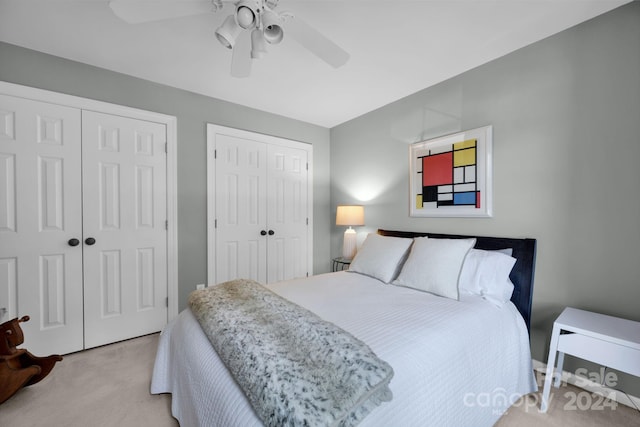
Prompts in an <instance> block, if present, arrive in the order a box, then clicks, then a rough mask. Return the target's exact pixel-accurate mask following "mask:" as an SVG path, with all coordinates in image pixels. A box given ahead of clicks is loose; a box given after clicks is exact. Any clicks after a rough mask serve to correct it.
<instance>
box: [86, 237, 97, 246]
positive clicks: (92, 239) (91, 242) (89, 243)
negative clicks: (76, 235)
mask: <svg viewBox="0 0 640 427" xmlns="http://www.w3.org/2000/svg"><path fill="white" fill-rule="evenodd" d="M84 242H85V243H86V244H87V245H89V246H91V245H93V244H94V243H95V242H96V239H94V238H93V237H87V238H86V239H85V241H84Z"/></svg>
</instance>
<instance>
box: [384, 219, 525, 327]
mask: <svg viewBox="0 0 640 427" xmlns="http://www.w3.org/2000/svg"><path fill="white" fill-rule="evenodd" d="M378 234H380V235H382V236H395V237H410V238H413V237H423V236H428V237H431V238H434V239H468V238H471V237H473V238H475V239H476V246H475V247H476V249H485V250H496V249H507V248H512V249H513V254H512V256H513V257H514V258H515V259H516V260H517V261H516V263H515V265H514V266H513V269H512V270H511V274H510V276H509V277H510V278H511V281H512V282H513V286H514V289H513V295H512V296H511V301H512V302H513V304H514V305H515V306H516V308H517V309H518V311H519V312H520V314H522V317H523V319H524V322H525V323H526V325H527V330H529V331H530V330H531V301H532V300H533V276H534V273H535V269H536V239H513V238H508V237H486V236H463V235H459V234H439V233H424V232H413V231H391V230H382V229H380V230H378Z"/></svg>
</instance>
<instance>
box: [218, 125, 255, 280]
mask: <svg viewBox="0 0 640 427" xmlns="http://www.w3.org/2000/svg"><path fill="white" fill-rule="evenodd" d="M216 151H217V157H216V173H215V200H216V201H215V210H216V222H217V227H216V246H215V251H216V265H215V278H216V279H215V281H216V283H220V282H224V281H227V280H232V279H237V278H247V279H253V280H257V281H259V282H264V281H265V280H266V245H267V243H266V242H267V234H266V229H267V210H266V208H265V204H266V197H267V194H266V185H267V181H266V178H267V175H266V172H267V147H266V145H265V144H263V143H260V142H257V141H251V140H247V139H242V138H237V137H234V136H229V135H222V134H219V135H216ZM263 232H264V235H263V234H261V233H263Z"/></svg>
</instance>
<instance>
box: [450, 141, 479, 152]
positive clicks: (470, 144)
mask: <svg viewBox="0 0 640 427" xmlns="http://www.w3.org/2000/svg"><path fill="white" fill-rule="evenodd" d="M476 142H478V140H477V139H467V140H466V141H462V142H456V143H455V144H453V149H454V150H463V149H465V148H472V147H473V148H475V146H476Z"/></svg>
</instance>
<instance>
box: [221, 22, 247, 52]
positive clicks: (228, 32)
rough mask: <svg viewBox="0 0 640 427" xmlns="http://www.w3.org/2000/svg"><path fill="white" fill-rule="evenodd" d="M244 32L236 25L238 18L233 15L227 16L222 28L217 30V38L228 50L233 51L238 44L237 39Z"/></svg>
mask: <svg viewBox="0 0 640 427" xmlns="http://www.w3.org/2000/svg"><path fill="white" fill-rule="evenodd" d="M241 32H242V28H240V26H239V25H238V24H237V23H236V18H235V17H234V16H233V15H229V16H227V19H225V20H224V22H223V23H222V25H221V26H220V28H218V29H217V30H216V37H217V38H218V41H219V42H220V43H221V44H222V45H223V46H224V47H226V48H227V49H232V48H233V45H234V44H236V38H238V36H239V35H240V33H241Z"/></svg>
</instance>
